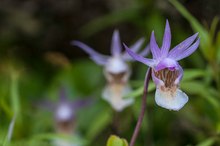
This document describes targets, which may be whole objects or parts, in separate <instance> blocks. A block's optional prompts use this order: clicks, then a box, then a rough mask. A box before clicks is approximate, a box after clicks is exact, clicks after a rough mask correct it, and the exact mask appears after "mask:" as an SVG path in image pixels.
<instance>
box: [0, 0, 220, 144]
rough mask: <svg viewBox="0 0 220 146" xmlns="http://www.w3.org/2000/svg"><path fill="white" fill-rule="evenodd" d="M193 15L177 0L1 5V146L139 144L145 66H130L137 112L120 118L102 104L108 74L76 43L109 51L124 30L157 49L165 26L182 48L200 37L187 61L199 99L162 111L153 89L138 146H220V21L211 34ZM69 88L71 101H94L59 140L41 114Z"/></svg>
mask: <svg viewBox="0 0 220 146" xmlns="http://www.w3.org/2000/svg"><path fill="white" fill-rule="evenodd" d="M183 3H184V4H185V6H186V3H187V2H186V1H184V2H183ZM188 3H189V4H190V2H188ZM210 3H211V2H210ZM205 5H209V2H206V4H205ZM185 6H183V5H182V4H181V3H180V2H179V1H177V0H170V1H169V2H168V1H163V0H156V1H153V0H135V1H134V0H128V1H125V0H120V1H118V0H112V1H106V0H105V1H103V2H101V1H100V0H88V1H75V0H74V1H71V0H64V1H56V2H54V1H49V0H45V1H43V0H40V1H36V0H30V1H24V2H20V1H14V2H13V1H5V0H4V1H2V2H1V5H0V18H1V22H0V32H1V33H0V53H1V55H0V56H1V58H0V59H1V63H0V80H1V82H0V145H3V146H39V145H41V146H50V145H54V144H53V142H54V140H56V139H65V140H67V141H70V142H72V143H76V144H78V145H80V146H104V145H106V144H107V146H127V145H128V144H127V142H126V140H125V139H121V138H119V137H117V136H111V137H110V138H109V139H108V137H109V136H110V135H112V134H116V135H119V136H121V137H124V138H126V139H127V140H129V139H130V137H131V135H132V132H133V130H134V127H135V125H136V121H137V119H138V116H139V112H140V105H141V99H140V97H141V95H142V92H143V83H144V76H145V72H146V70H147V68H146V66H144V65H141V64H139V63H133V64H131V67H132V68H133V69H134V70H133V73H132V79H131V81H130V84H131V85H132V87H133V89H134V91H133V92H132V93H130V94H129V95H128V96H126V97H125V98H128V97H131V96H132V97H134V98H135V103H134V104H133V105H132V106H131V107H128V108H126V109H125V110H124V111H123V112H120V113H117V112H115V111H114V110H113V109H112V108H111V106H110V105H109V104H108V103H107V102H105V101H104V100H102V98H101V92H102V89H103V88H104V86H105V79H104V75H103V71H102V68H101V67H100V66H97V65H96V64H95V63H93V62H92V61H91V60H89V59H86V58H85V57H83V56H84V55H85V54H83V52H82V51H81V50H80V49H76V48H72V47H71V46H70V45H69V42H70V41H71V40H72V39H80V40H83V41H85V42H89V43H88V44H91V46H92V47H94V48H97V50H100V51H101V52H109V50H108V48H109V47H108V45H109V44H110V38H111V35H112V32H113V30H114V29H115V28H118V29H119V30H120V32H121V36H122V41H123V42H126V43H127V42H128V43H130V44H131V43H132V42H134V41H136V40H137V38H139V37H141V36H146V42H148V40H149V35H150V33H151V31H152V30H155V33H156V35H157V36H159V37H158V38H157V39H158V40H162V39H161V38H162V35H163V30H164V25H165V19H166V18H168V19H169V21H170V25H171V30H172V36H173V39H172V40H173V44H172V45H173V46H175V44H177V43H178V42H180V41H182V40H183V39H184V38H186V37H188V36H190V35H191V34H192V33H193V32H192V30H193V31H194V32H199V36H200V38H201V44H200V48H199V49H198V50H197V52H196V53H195V54H193V55H192V56H190V57H189V58H187V59H185V60H183V61H181V62H180V63H181V65H183V66H184V76H183V80H182V82H181V88H182V90H183V91H185V92H186V93H187V95H188V96H189V99H190V100H189V102H188V103H187V104H186V106H185V107H184V108H183V109H181V110H180V111H179V112H173V111H168V110H166V109H162V108H160V107H158V106H157V105H156V104H155V102H154V91H155V85H154V84H153V82H151V83H150V86H149V97H148V101H147V111H146V112H147V113H146V116H145V118H144V122H143V124H142V128H141V131H140V134H139V137H138V139H137V143H136V146H143V145H150V146H151V145H156V146H161V145H169V146H176V145H188V146H191V145H197V146H218V145H220V138H219V137H220V136H219V135H220V31H219V18H218V17H219V16H216V17H215V18H214V19H213V21H212V22H207V23H208V25H206V24H205V23H202V22H203V21H201V18H200V19H198V15H197V17H195V16H193V15H192V14H191V12H189V11H188V9H187V8H186V7H185ZM194 8H195V7H194ZM176 10H177V11H178V12H179V13H177V11H176ZM200 11H201V12H199V13H204V12H202V10H200ZM205 13H208V12H205ZM181 16H183V17H184V18H185V19H186V20H187V21H185V19H183V18H182V17H181ZM209 19H210V18H209ZM202 20H203V19H202ZM188 24H190V25H191V28H192V30H191V28H190V26H189V25H188ZM209 26H210V27H209ZM159 42H160V41H159ZM61 86H65V87H67V90H68V97H69V98H70V99H71V100H75V99H89V100H92V104H91V105H89V106H86V107H84V108H82V109H79V110H77V111H76V122H75V131H74V134H73V135H71V136H66V135H62V134H58V133H56V132H55V120H54V113H53V111H48V110H46V109H43V108H42V107H41V106H40V103H41V102H42V101H44V100H48V99H49V100H52V101H57V100H58V98H59V95H58V90H59V88H60V87H61ZM107 139H108V140H107Z"/></svg>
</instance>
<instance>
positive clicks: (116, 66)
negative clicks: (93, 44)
mask: <svg viewBox="0 0 220 146" xmlns="http://www.w3.org/2000/svg"><path fill="white" fill-rule="evenodd" d="M143 43H144V39H143V38H141V39H139V40H138V41H137V42H136V43H135V44H134V45H132V46H131V49H132V51H133V52H135V53H137V52H138V51H139V50H140V49H141V46H142V44H143ZM71 44H72V45H74V46H78V47H80V48H81V49H83V50H84V51H85V52H86V53H88V54H89V55H90V58H91V59H92V60H93V61H94V62H95V63H97V64H99V65H103V66H105V68H106V70H107V71H108V72H111V73H115V74H118V73H121V72H125V71H127V70H128V66H127V64H126V63H125V62H127V61H133V60H132V58H131V57H130V56H129V55H128V54H127V53H126V51H125V52H122V45H121V41H120V36H119V31H118V30H115V31H114V33H113V36H112V43H111V56H107V55H102V54H100V53H98V52H96V51H95V50H93V49H92V48H90V47H89V46H87V45H86V44H84V43H82V42H80V41H72V42H71ZM148 53H149V47H148V46H147V47H146V48H145V49H144V50H143V51H142V52H140V55H142V56H145V55H147V54H148Z"/></svg>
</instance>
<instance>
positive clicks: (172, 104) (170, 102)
mask: <svg viewBox="0 0 220 146" xmlns="http://www.w3.org/2000/svg"><path fill="white" fill-rule="evenodd" d="M155 101H156V103H157V105H159V106H161V107H163V108H166V109H169V110H174V111H179V110H180V109H181V108H182V107H183V106H184V105H185V104H186V103H187V102H188V96H187V95H186V94H185V93H184V92H182V91H181V90H179V89H177V90H176V92H175V93H171V92H164V91H162V90H160V89H157V90H156V93H155Z"/></svg>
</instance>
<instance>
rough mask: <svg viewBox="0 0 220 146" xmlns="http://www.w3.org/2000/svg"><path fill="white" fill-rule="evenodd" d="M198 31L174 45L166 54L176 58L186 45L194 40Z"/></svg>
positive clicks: (186, 47)
mask: <svg viewBox="0 0 220 146" xmlns="http://www.w3.org/2000/svg"><path fill="white" fill-rule="evenodd" d="M197 36H198V33H196V34H194V35H192V36H190V37H189V38H187V39H185V40H184V41H183V42H181V43H180V44H178V45H176V46H175V47H174V48H173V49H172V50H171V51H170V52H169V54H168V57H169V58H176V57H177V56H178V55H179V54H182V53H183V52H184V51H185V50H187V49H188V47H189V46H190V45H191V44H192V43H193V42H194V41H195V39H196V38H197Z"/></svg>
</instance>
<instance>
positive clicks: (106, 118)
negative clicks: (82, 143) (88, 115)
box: [87, 109, 112, 140]
mask: <svg viewBox="0 0 220 146" xmlns="http://www.w3.org/2000/svg"><path fill="white" fill-rule="evenodd" d="M111 115H112V114H111V110H109V109H102V110H100V111H99V113H97V115H95V118H96V119H95V120H92V121H90V124H89V127H90V128H89V129H88V131H87V139H89V140H92V139H93V138H95V137H96V135H97V134H99V133H100V132H101V131H102V130H103V129H104V128H105V127H106V126H107V125H108V124H109V123H110V122H111V119H112V117H111Z"/></svg>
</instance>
